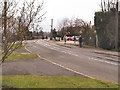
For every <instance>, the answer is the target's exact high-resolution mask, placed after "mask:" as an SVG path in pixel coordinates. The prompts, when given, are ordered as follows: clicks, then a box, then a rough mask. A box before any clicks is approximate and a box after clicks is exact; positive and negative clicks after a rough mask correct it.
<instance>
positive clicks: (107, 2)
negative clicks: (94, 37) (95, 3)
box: [99, 0, 116, 12]
mask: <svg viewBox="0 0 120 90" xmlns="http://www.w3.org/2000/svg"><path fill="white" fill-rule="evenodd" d="M99 6H100V7H101V10H102V12H106V11H110V9H111V8H115V7H116V6H115V0H101V5H99Z"/></svg>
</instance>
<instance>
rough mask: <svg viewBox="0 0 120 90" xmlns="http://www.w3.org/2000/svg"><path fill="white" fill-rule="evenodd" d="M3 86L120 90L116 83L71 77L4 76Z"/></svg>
mask: <svg viewBox="0 0 120 90" xmlns="http://www.w3.org/2000/svg"><path fill="white" fill-rule="evenodd" d="M2 85H4V86H8V87H13V88H118V85H117V84H115V83H111V82H107V81H101V80H96V79H88V78H81V77H70V76H33V75H16V76H14V75H13V76H12V75H10V76H2Z"/></svg>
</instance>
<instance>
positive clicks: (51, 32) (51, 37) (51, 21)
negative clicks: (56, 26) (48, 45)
mask: <svg viewBox="0 0 120 90" xmlns="http://www.w3.org/2000/svg"><path fill="white" fill-rule="evenodd" d="M52 32H53V19H51V37H50V39H51V40H52V37H53V35H52Z"/></svg>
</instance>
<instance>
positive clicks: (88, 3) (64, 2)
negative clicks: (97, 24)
mask: <svg viewBox="0 0 120 90" xmlns="http://www.w3.org/2000/svg"><path fill="white" fill-rule="evenodd" d="M21 1H22V0H21ZM37 1H38V2H41V1H42V0H37ZM106 1H107V0H106ZM119 1H120V0H119ZM100 4H101V0H44V9H43V12H45V11H47V13H46V15H45V17H46V19H45V20H44V21H43V22H42V23H41V24H40V26H41V27H42V28H43V31H46V32H50V29H51V28H50V25H51V19H53V20H54V24H53V27H54V28H56V29H57V27H58V24H59V23H60V22H61V21H62V20H63V19H64V18H69V19H71V18H79V19H83V20H84V21H86V22H90V21H92V24H94V14H95V12H97V11H100V9H101V8H100V6H99V5H100Z"/></svg>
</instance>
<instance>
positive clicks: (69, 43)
mask: <svg viewBox="0 0 120 90" xmlns="http://www.w3.org/2000/svg"><path fill="white" fill-rule="evenodd" d="M67 44H68V45H74V46H78V45H79V44H76V43H67Z"/></svg>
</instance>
